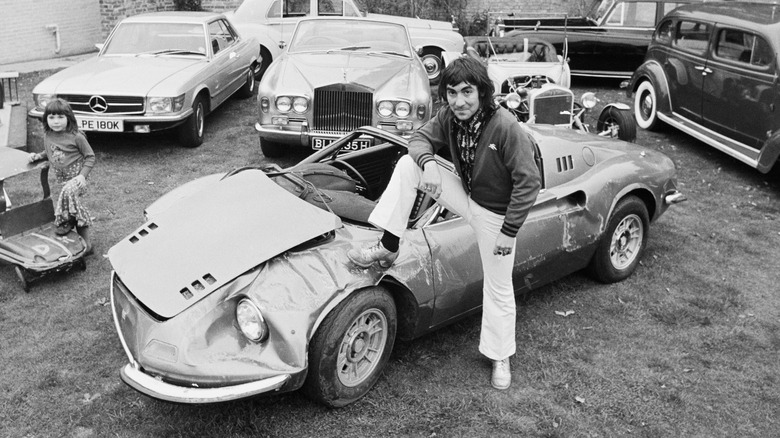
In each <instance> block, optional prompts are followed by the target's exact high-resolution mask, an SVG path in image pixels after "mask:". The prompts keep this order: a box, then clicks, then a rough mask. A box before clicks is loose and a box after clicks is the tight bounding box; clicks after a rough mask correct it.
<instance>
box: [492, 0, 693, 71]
mask: <svg viewBox="0 0 780 438" xmlns="http://www.w3.org/2000/svg"><path fill="white" fill-rule="evenodd" d="M699 2H701V0H675V1H665V0H653V1H647V0H593V2H592V3H591V5H590V7H589V8H588V12H587V13H585V14H584V15H582V16H579V17H566V16H563V15H562V16H559V17H534V16H532V15H529V14H525V13H508V14H505V13H500V14H497V15H495V17H491V18H494V19H492V29H491V30H490V33H491V34H494V35H500V36H504V35H506V36H521V35H524V36H529V35H532V36H533V37H535V38H540V39H543V40H545V41H549V42H551V43H553V45H554V46H555V50H557V51H558V53H565V52H564V50H563V40H564V39H565V38H568V40H569V51H568V57H569V58H570V60H569V67H570V68H571V74H572V76H591V77H605V78H630V77H631V74H632V73H633V72H634V70H635V69H636V68H637V67H639V65H640V64H642V61H643V60H644V58H645V53H647V46H648V44H649V43H650V37H651V36H652V34H653V30H654V28H655V25H656V23H658V21H660V20H661V18H663V16H664V15H666V13H667V12H670V11H671V10H673V9H675V8H676V7H678V6H681V5H684V4H687V3H699ZM491 15H493V14H491ZM564 56H566V55H564Z"/></svg>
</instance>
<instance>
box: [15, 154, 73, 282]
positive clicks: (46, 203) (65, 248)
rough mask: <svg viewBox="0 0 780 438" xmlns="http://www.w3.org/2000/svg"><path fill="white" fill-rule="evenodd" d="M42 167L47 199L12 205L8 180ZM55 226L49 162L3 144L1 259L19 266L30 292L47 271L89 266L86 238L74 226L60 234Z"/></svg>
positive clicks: (21, 279) (22, 279)
mask: <svg viewBox="0 0 780 438" xmlns="http://www.w3.org/2000/svg"><path fill="white" fill-rule="evenodd" d="M38 169H40V171H41V187H42V188H43V199H41V200H40V201H36V202H32V203H29V204H25V205H15V206H13V207H9V206H10V199H8V196H7V195H6V191H5V189H4V187H3V182H4V180H6V179H8V178H10V177H12V176H16V175H21V174H24V173H27V172H32V171H34V170H38ZM55 229H56V226H55V225H54V203H53V201H52V199H51V197H50V188H49V164H48V163H46V162H43V163H35V164H32V163H30V162H29V159H28V154H27V153H26V152H22V151H19V150H16V149H12V148H0V261H5V262H8V263H10V264H12V265H14V266H15V270H16V275H17V277H19V280H20V281H21V283H22V288H23V289H24V291H25V292H29V288H30V283H31V282H32V281H34V280H37V279H39V278H41V277H43V276H44V275H47V274H50V273H53V272H59V271H68V270H70V269H72V268H74V267H78V268H80V269H82V270H84V269H86V267H87V265H86V262H85V260H84V255H85V252H86V248H87V245H86V243H85V242H84V239H82V238H81V236H79V235H78V233H76V232H75V231H73V230H71V231H70V232H69V233H68V234H65V235H63V236H59V235H57V234H56V233H55Z"/></svg>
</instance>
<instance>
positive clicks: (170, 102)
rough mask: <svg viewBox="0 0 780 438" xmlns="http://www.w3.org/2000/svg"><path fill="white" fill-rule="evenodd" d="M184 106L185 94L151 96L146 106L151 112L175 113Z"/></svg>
mask: <svg viewBox="0 0 780 438" xmlns="http://www.w3.org/2000/svg"><path fill="white" fill-rule="evenodd" d="M183 106H184V95H183V94H182V95H180V96H176V97H149V98H148V104H147V106H146V108H147V112H150V113H175V112H177V111H181V109H182V107H183Z"/></svg>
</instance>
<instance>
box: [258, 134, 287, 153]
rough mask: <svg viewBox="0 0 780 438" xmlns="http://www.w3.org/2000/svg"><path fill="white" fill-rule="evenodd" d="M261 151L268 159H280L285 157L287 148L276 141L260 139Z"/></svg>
mask: <svg viewBox="0 0 780 438" xmlns="http://www.w3.org/2000/svg"><path fill="white" fill-rule="evenodd" d="M260 149H261V150H262V151H263V155H265V156H266V157H267V158H279V157H281V156H282V155H284V151H285V149H286V146H285V145H283V144H281V143H277V142H275V141H270V140H266V139H264V138H261V139H260Z"/></svg>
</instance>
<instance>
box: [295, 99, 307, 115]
mask: <svg viewBox="0 0 780 438" xmlns="http://www.w3.org/2000/svg"><path fill="white" fill-rule="evenodd" d="M308 109H309V99H307V98H305V97H301V96H298V97H296V98H295V99H293V110H294V111H295V112H296V113H305V112H306V111H307V110H308Z"/></svg>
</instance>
